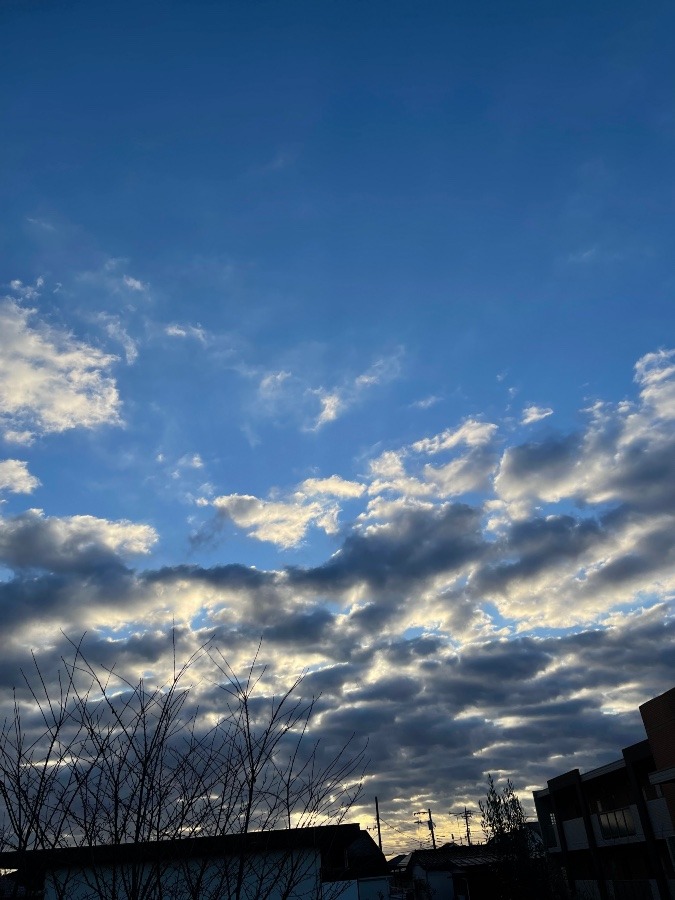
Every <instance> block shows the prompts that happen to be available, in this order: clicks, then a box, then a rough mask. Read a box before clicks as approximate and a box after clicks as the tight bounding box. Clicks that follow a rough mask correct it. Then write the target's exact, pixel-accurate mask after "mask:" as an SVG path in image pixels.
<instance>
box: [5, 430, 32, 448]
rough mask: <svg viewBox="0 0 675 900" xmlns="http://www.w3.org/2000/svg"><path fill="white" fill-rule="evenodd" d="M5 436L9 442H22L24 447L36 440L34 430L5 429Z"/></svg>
mask: <svg viewBox="0 0 675 900" xmlns="http://www.w3.org/2000/svg"><path fill="white" fill-rule="evenodd" d="M3 438H4V440H5V441H6V442H7V443H8V444H21V445H22V446H24V447H28V446H30V444H32V443H34V441H35V435H34V434H33V432H32V431H12V430H11V429H9V430H7V431H5V433H4V434H3Z"/></svg>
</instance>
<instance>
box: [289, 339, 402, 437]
mask: <svg viewBox="0 0 675 900" xmlns="http://www.w3.org/2000/svg"><path fill="white" fill-rule="evenodd" d="M402 354H403V351H402V349H401V348H399V349H398V350H397V351H396V353H394V354H392V355H391V356H387V357H382V358H381V359H378V360H376V361H375V362H374V363H373V364H372V366H370V368H368V369H367V370H366V371H365V372H362V373H361V374H360V375H357V376H356V377H354V378H353V379H350V380H347V381H345V382H344V383H343V384H342V385H340V386H336V387H334V388H331V389H330V390H327V389H326V388H324V387H320V388H313V389H310V390H308V392H307V393H308V395H309V396H314V397H316V398H317V400H318V402H319V407H320V408H319V412H318V414H317V415H315V416H314V417H313V418H312V420H311V422H310V423H309V424H308V425H307V426H306V430H307V431H319V430H320V429H321V428H323V427H324V426H325V425H327V424H328V423H329V422H335V421H336V419H338V418H340V416H342V415H344V414H345V413H346V412H347V410H348V409H350V408H351V407H352V406H354V405H355V404H356V403H358V402H360V400H361V399H362V396H363V394H364V392H366V391H368V390H369V389H371V388H374V387H377V386H379V385H383V384H387V383H389V382H390V381H393V380H394V379H395V378H397V377H398V376H399V374H400V371H401V357H402Z"/></svg>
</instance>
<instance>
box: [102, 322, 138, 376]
mask: <svg viewBox="0 0 675 900" xmlns="http://www.w3.org/2000/svg"><path fill="white" fill-rule="evenodd" d="M99 319H100V321H101V322H102V323H103V326H104V328H105V332H106V334H107V335H108V337H110V338H112V339H113V340H114V341H117V342H118V343H119V344H121V345H122V347H123V349H124V356H125V358H126V361H127V365H129V366H132V365H133V364H134V363H135V362H136V360H137V359H138V343H137V342H136V341H135V340H134V339H133V338H131V337H130V336H129V334H128V332H127V331H126V329H125V328H124V326H123V325H122V321H121V319H120V318H119V316H111V315H107V314H106V313H101V315H100V316H99Z"/></svg>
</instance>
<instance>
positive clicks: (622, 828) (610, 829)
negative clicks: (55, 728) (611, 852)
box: [598, 806, 636, 841]
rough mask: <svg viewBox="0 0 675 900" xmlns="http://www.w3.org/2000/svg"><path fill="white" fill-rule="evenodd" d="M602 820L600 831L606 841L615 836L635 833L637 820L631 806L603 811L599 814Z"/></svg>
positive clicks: (628, 835)
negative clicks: (635, 820)
mask: <svg viewBox="0 0 675 900" xmlns="http://www.w3.org/2000/svg"><path fill="white" fill-rule="evenodd" d="M598 819H599V820H600V833H601V834H602V836H603V838H604V839H605V840H606V841H609V840H612V839H613V838H624V837H630V836H631V835H632V834H635V833H636V832H635V822H634V821H633V814H632V812H631V811H630V807H627V806H626V807H624V809H613V810H612V811H611V812H603V813H600V814H599V815H598Z"/></svg>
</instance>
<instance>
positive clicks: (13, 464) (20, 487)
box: [0, 459, 40, 494]
mask: <svg viewBox="0 0 675 900" xmlns="http://www.w3.org/2000/svg"><path fill="white" fill-rule="evenodd" d="M39 485H40V481H39V479H37V478H36V477H35V476H34V475H31V474H30V472H29V471H28V463H26V462H24V461H23V460H20V459H2V460H0V491H10V492H11V493H13V494H32V493H33V491H34V490H35V488H36V487H39Z"/></svg>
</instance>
